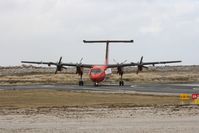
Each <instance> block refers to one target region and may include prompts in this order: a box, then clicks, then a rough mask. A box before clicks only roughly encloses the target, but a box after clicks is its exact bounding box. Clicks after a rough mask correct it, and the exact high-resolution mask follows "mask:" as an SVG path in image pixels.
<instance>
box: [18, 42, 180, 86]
mask: <svg viewBox="0 0 199 133" xmlns="http://www.w3.org/2000/svg"><path fill="white" fill-rule="evenodd" d="M83 42H84V43H106V53H105V63H104V64H98V65H96V64H83V63H82V59H83V58H82V59H81V60H80V62H79V63H62V57H60V59H59V61H58V62H34V61H21V63H30V64H46V65H48V66H51V65H54V66H56V71H55V74H56V73H57V72H58V71H62V69H63V68H64V69H67V68H66V66H67V67H76V74H78V75H79V76H80V79H79V86H83V85H84V81H83V78H82V75H83V68H89V69H90V70H89V77H90V79H91V81H93V83H94V85H95V86H98V84H99V83H100V82H102V81H104V80H105V78H106V76H107V72H106V71H107V70H108V69H111V68H116V69H117V73H118V74H119V76H120V80H119V86H124V81H123V74H124V69H123V68H124V67H128V66H137V72H136V73H137V74H138V73H139V72H140V71H142V70H143V68H146V69H148V67H147V65H153V66H155V65H156V64H167V63H179V62H182V61H179V60H178V61H159V62H143V56H142V57H141V59H140V61H139V62H138V63H134V62H130V63H125V62H122V63H115V64H109V44H110V43H133V42H134V40H99V41H86V40H83Z"/></svg>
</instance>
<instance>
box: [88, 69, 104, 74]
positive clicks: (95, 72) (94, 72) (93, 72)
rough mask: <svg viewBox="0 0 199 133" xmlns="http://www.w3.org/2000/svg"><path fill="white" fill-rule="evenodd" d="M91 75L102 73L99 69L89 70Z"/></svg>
mask: <svg viewBox="0 0 199 133" xmlns="http://www.w3.org/2000/svg"><path fill="white" fill-rule="evenodd" d="M91 73H92V74H100V73H102V70H101V69H91Z"/></svg>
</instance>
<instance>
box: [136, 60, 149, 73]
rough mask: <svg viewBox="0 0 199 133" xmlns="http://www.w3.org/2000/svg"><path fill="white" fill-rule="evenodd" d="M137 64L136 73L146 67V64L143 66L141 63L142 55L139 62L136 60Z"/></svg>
mask: <svg viewBox="0 0 199 133" xmlns="http://www.w3.org/2000/svg"><path fill="white" fill-rule="evenodd" d="M138 63H139V64H138V66H137V67H138V69H137V72H136V74H138V73H139V72H141V71H142V70H143V68H146V69H148V67H146V66H144V65H143V56H142V57H141V59H140V62H138Z"/></svg>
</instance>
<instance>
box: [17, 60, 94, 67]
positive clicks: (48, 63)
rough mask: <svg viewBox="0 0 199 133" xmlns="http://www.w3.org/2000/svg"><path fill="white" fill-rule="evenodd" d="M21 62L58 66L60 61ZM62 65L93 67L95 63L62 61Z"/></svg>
mask: <svg viewBox="0 0 199 133" xmlns="http://www.w3.org/2000/svg"><path fill="white" fill-rule="evenodd" d="M21 63H28V64H38V65H49V66H51V65H54V66H57V65H59V63H56V62H42V61H40V62H35V61H21ZM60 65H61V66H62V67H63V66H73V67H85V68H91V67H92V66H93V64H82V63H61V64H60Z"/></svg>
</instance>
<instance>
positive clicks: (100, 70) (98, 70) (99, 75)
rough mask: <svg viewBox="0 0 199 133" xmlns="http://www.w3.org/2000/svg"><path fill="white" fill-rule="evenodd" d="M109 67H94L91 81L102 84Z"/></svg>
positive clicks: (91, 72) (91, 71)
mask: <svg viewBox="0 0 199 133" xmlns="http://www.w3.org/2000/svg"><path fill="white" fill-rule="evenodd" d="M106 69H107V66H105V65H104V66H93V67H92V68H91V69H90V71H89V76H90V79H91V80H92V81H93V82H94V83H99V82H102V81H103V80H104V79H105V78H106V72H105V71H106Z"/></svg>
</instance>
